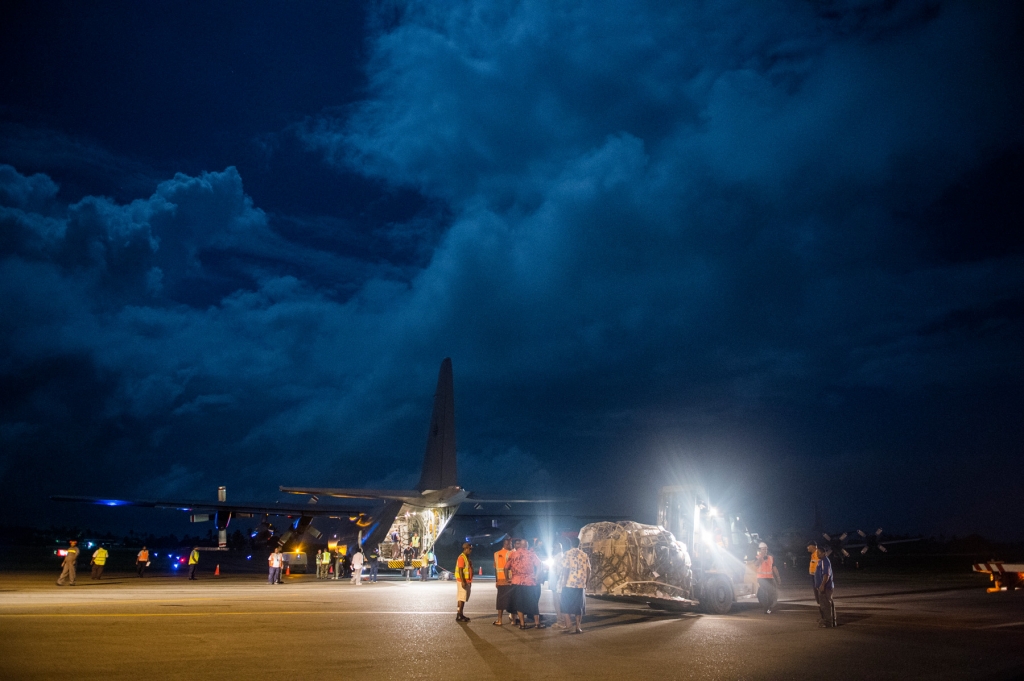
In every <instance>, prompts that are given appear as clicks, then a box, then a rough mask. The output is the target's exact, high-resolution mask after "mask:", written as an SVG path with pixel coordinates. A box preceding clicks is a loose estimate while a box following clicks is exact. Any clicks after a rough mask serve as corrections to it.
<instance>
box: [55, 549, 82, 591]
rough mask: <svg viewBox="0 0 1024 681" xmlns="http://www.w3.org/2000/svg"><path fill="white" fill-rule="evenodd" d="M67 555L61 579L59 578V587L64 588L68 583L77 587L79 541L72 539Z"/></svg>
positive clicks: (65, 555) (62, 564)
mask: <svg viewBox="0 0 1024 681" xmlns="http://www.w3.org/2000/svg"><path fill="white" fill-rule="evenodd" d="M68 544H70V546H68V550H67V553H65V554H64V562H63V563H61V571H60V577H58V578H57V586H64V582H65V581H67V582H68V583H69V584H70V585H71V586H74V585H75V576H76V572H77V570H78V540H77V539H72V540H71V541H69V542H68Z"/></svg>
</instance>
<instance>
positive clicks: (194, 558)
mask: <svg viewBox="0 0 1024 681" xmlns="http://www.w3.org/2000/svg"><path fill="white" fill-rule="evenodd" d="M198 562H199V552H198V551H196V550H195V549H192V553H190V554H188V564H189V565H195V564H196V563H198Z"/></svg>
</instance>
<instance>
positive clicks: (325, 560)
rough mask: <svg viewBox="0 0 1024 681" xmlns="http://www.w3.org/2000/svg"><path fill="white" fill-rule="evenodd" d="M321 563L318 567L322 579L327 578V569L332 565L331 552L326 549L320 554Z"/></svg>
mask: <svg viewBox="0 0 1024 681" xmlns="http://www.w3.org/2000/svg"><path fill="white" fill-rule="evenodd" d="M319 560H320V565H319V566H318V567H317V570H318V571H319V576H320V579H327V571H328V569H330V567H331V552H330V551H324V552H323V553H321V554H320V558H319Z"/></svg>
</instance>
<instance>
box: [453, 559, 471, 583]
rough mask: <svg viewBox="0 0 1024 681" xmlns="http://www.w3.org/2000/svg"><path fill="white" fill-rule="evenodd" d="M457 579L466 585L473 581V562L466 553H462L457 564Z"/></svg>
mask: <svg viewBox="0 0 1024 681" xmlns="http://www.w3.org/2000/svg"><path fill="white" fill-rule="evenodd" d="M455 578H456V579H462V581H464V582H466V583H469V582H472V581H473V561H471V560H470V559H469V556H467V555H466V554H464V553H460V554H459V559H458V560H457V561H456V562H455Z"/></svg>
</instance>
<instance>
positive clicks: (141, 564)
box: [135, 546, 149, 577]
mask: <svg viewBox="0 0 1024 681" xmlns="http://www.w3.org/2000/svg"><path fill="white" fill-rule="evenodd" d="M148 567H149V549H147V548H146V547H145V546H143V547H142V550H141V551H139V555H137V556H135V572H137V573H138V574H139V577H141V576H142V573H143V572H145V571H146V568H148Z"/></svg>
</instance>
